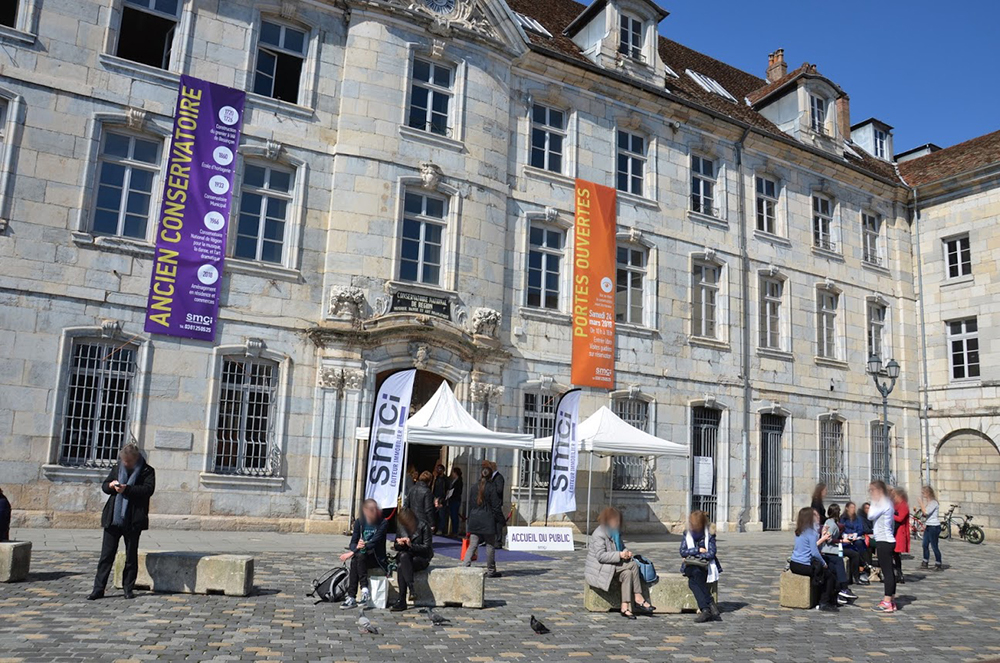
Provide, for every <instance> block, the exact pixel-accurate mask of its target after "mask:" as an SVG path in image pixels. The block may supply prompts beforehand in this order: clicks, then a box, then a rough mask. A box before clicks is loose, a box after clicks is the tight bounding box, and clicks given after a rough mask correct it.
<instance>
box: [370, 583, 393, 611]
mask: <svg viewBox="0 0 1000 663" xmlns="http://www.w3.org/2000/svg"><path fill="white" fill-rule="evenodd" d="M368 591H369V593H370V594H371V602H372V605H373V606H374V607H375V608H377V609H378V610H385V606H386V605H387V604H388V603H389V579H388V578H386V577H385V576H369V577H368Z"/></svg>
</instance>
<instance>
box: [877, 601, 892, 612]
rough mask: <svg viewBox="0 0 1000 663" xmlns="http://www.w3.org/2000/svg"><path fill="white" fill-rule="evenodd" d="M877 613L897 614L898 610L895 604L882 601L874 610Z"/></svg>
mask: <svg viewBox="0 0 1000 663" xmlns="http://www.w3.org/2000/svg"><path fill="white" fill-rule="evenodd" d="M872 610H874V611H875V612H896V610H898V608H897V607H896V604H895V603H890V602H888V601H880V602H879V604H878V605H877V606H875V607H874V608H872Z"/></svg>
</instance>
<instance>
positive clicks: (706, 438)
mask: <svg viewBox="0 0 1000 663" xmlns="http://www.w3.org/2000/svg"><path fill="white" fill-rule="evenodd" d="M721 419H722V410H713V409H711V408H707V407H696V408H694V410H693V411H692V413H691V462H692V470H691V508H692V509H693V510H696V511H704V512H705V513H707V514H708V518H709V520H710V521H711V522H715V517H716V506H717V504H718V502H719V493H718V481H717V479H718V475H719V470H718V465H719V464H718V461H717V459H716V454H715V452H716V449H717V448H718V444H719V422H720V421H721ZM698 456H708V457H709V458H711V459H712V494H711V495H695V494H694V481H695V472H694V465H693V463H694V459H695V458H696V457H698Z"/></svg>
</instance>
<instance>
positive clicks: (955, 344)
mask: <svg viewBox="0 0 1000 663" xmlns="http://www.w3.org/2000/svg"><path fill="white" fill-rule="evenodd" d="M948 347H949V349H950V350H949V355H950V357H951V359H950V361H951V379H952V380H968V379H970V378H978V377H979V326H978V322H977V320H976V318H968V319H966V320H952V321H951V322H949V323H948Z"/></svg>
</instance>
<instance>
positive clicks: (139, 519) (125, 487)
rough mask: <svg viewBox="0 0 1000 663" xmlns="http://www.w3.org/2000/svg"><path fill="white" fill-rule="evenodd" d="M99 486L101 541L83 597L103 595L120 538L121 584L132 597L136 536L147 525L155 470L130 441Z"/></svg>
mask: <svg viewBox="0 0 1000 663" xmlns="http://www.w3.org/2000/svg"><path fill="white" fill-rule="evenodd" d="M101 490H103V491H104V492H105V494H107V495H109V496H110V497H108V501H107V502H106V503H105V505H104V512H103V513H102V514H101V527H103V528H104V542H103V543H102V544H101V557H100V560H99V561H98V562H97V576H96V577H95V578H94V591H92V592H91V593H90V596H88V597H87V600H88V601H95V600H97V599H99V598H103V596H104V590H105V588H106V587H107V585H108V577H109V576H110V575H111V567H112V566H113V565H114V563H115V556H116V555H118V542H119V541H120V540H121V539H125V570H124V572H123V574H122V588H123V589H124V590H125V598H127V599H132V598H135V594H134V593H133V590H134V589H135V579H136V576H137V575H138V574H139V536H140V535H141V534H142V533H143V532H144V531H145V530H147V529H149V498H150V497H152V496H153V492H154V491H155V490H156V471H155V470H154V469H153V466H152V465H150V464H149V463H147V462H146V459H145V458H143V457H142V453H141V452H140V451H139V447H138V446H136V445H135V444H133V443H131V442H130V443H128V444H126V445H125V446H124V447H122V450H121V452H120V453H119V454H118V463H117V464H116V465H115V467H113V468H111V471H110V472H108V476H107V478H106V479H105V480H104V483H102V484H101Z"/></svg>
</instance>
